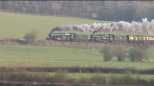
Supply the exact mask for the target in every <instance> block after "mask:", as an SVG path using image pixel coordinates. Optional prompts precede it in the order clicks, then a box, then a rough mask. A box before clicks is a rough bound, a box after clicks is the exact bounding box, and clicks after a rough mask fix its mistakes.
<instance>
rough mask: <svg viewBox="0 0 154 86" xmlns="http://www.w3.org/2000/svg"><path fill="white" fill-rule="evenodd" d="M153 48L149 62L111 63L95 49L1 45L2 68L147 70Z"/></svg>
mask: <svg viewBox="0 0 154 86" xmlns="http://www.w3.org/2000/svg"><path fill="white" fill-rule="evenodd" d="M152 50H154V47H151V48H150V49H149V51H148V54H149V61H146V62H130V61H122V62H118V61H110V62H104V61H103V57H102V55H101V54H100V53H99V50H98V49H95V48H75V47H64V46H63V47H62V46H61V47H60V46H46V47H45V46H30V45H0V66H23V67H24V66H36V67H39V66H40V67H45V66H47V67H49V66H53V67H57V66H61V67H72V66H81V67H95V66H98V67H118V68H121V67H131V68H139V69H147V68H153V67H154V62H153V61H154V58H153V53H151V52H152Z"/></svg>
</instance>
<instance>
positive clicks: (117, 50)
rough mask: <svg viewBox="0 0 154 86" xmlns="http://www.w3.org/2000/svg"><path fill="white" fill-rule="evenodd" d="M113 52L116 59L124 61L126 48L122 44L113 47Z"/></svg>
mask: <svg viewBox="0 0 154 86" xmlns="http://www.w3.org/2000/svg"><path fill="white" fill-rule="evenodd" d="M113 53H114V56H115V57H117V60H118V61H124V60H125V57H126V48H125V47H123V46H117V47H114V50H113Z"/></svg>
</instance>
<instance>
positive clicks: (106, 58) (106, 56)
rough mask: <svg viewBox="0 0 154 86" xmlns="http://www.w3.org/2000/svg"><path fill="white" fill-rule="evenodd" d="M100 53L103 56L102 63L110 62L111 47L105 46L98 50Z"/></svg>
mask: <svg viewBox="0 0 154 86" xmlns="http://www.w3.org/2000/svg"><path fill="white" fill-rule="evenodd" d="M100 53H101V54H102V55H103V58H104V61H111V60H112V57H113V55H112V51H111V47H108V46H105V47H104V48H103V49H102V50H100Z"/></svg>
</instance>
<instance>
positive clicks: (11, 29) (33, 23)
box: [0, 12, 95, 38]
mask: <svg viewBox="0 0 154 86" xmlns="http://www.w3.org/2000/svg"><path fill="white" fill-rule="evenodd" d="M93 22H95V20H92V19H81V18H72V17H56V16H36V15H28V14H27V15H25V14H15V13H6V12H0V38H1V37H21V36H23V35H24V34H25V33H28V32H31V31H32V30H34V31H37V32H38V34H39V36H40V37H42V38H43V37H46V36H47V34H48V33H49V31H50V30H51V29H52V28H53V27H55V26H59V25H65V24H83V23H93Z"/></svg>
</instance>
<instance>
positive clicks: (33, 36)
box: [23, 31, 37, 43]
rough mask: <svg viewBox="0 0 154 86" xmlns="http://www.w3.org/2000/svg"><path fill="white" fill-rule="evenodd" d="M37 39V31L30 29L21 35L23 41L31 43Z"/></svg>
mask: <svg viewBox="0 0 154 86" xmlns="http://www.w3.org/2000/svg"><path fill="white" fill-rule="evenodd" d="M36 39H37V32H36V31H31V32H29V33H27V34H25V35H24V36H23V40H24V42H25V43H33V42H34V41H35V40H36Z"/></svg>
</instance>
